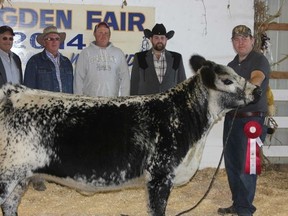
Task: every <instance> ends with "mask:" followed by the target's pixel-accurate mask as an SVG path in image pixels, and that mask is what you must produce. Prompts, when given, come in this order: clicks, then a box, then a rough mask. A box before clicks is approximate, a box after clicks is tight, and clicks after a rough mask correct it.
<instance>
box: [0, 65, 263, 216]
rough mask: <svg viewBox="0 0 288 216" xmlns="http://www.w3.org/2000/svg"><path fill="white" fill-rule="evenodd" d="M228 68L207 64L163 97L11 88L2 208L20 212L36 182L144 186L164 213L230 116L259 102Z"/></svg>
mask: <svg viewBox="0 0 288 216" xmlns="http://www.w3.org/2000/svg"><path fill="white" fill-rule="evenodd" d="M256 89H257V88H256V86H254V85H252V84H250V83H248V82H246V81H245V80H244V79H243V78H241V77H240V76H238V75H236V73H235V72H234V71H233V70H232V69H231V68H229V67H226V66H222V65H218V64H215V63H213V62H210V61H205V62H204V66H203V67H202V68H201V69H200V70H198V73H197V75H195V76H194V77H192V78H190V79H188V80H186V81H184V82H183V83H181V84H179V85H177V86H176V87H175V88H172V89H170V90H169V91H167V92H165V93H161V94H156V95H150V96H133V97H120V98H101V97H99V98H90V97H83V96H76V95H69V94H60V93H52V92H46V91H39V90H32V89H29V88H26V87H24V86H19V85H16V86H13V85H9V84H8V85H6V86H4V87H3V88H2V89H1V90H0V204H1V208H2V212H3V214H4V215H5V216H14V215H17V208H18V205H19V203H20V199H21V197H22V196H23V194H24V192H25V189H26V187H27V185H28V183H29V180H31V178H35V177H37V176H41V177H43V178H45V179H47V180H49V181H54V182H57V183H60V184H63V185H66V186H68V187H73V188H75V189H77V190H80V191H86V192H97V191H103V190H113V189H119V188H123V187H132V186H138V185H141V184H142V185H143V184H144V185H145V186H146V187H147V192H148V213H149V215H153V216H163V215H165V209H166V204H167V200H168V197H169V194H170V191H171V189H172V187H173V186H174V185H180V184H185V183H187V182H188V181H189V180H190V179H191V178H192V176H193V175H194V174H195V172H196V170H197V169H198V167H199V163H200V160H201V157H202V151H203V148H204V142H205V139H206V136H207V134H208V133H209V130H210V128H211V127H212V125H213V123H214V122H215V121H217V120H218V119H219V118H220V117H221V116H222V115H223V114H224V113H226V112H227V111H229V110H230V109H232V108H235V107H237V106H242V105H245V104H246V103H249V102H251V101H253V100H254V99H255V97H257V93H256V92H257V91H256Z"/></svg>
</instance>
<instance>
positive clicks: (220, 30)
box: [6, 0, 254, 168]
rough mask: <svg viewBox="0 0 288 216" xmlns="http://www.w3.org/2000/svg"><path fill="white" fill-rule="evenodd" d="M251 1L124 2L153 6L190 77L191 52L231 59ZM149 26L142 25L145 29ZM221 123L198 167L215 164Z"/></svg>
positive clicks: (117, 1)
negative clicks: (233, 43)
mask: <svg viewBox="0 0 288 216" xmlns="http://www.w3.org/2000/svg"><path fill="white" fill-rule="evenodd" d="M17 2H41V3H51V4H57V3H69V4H72V3H73V4H79V7H81V4H98V5H113V6H117V5H119V7H121V4H122V0H109V1H107V0H70V1H68V0H13V2H12V5H13V4H17ZM253 2H254V1H253V0H241V1H239V0H220V1H217V0H178V1H175V0H127V3H128V6H127V7H129V6H145V7H155V21H156V23H163V24H164V25H165V26H166V29H167V31H169V30H174V31H175V36H174V37H173V38H172V39H171V40H169V41H168V46H167V49H169V50H173V51H178V52H180V53H181V54H182V55H183V59H184V66H185V68H186V73H187V76H191V75H192V72H191V69H190V66H189V65H188V61H189V58H190V56H191V55H192V54H194V53H198V54H201V55H203V56H204V57H206V58H207V59H210V60H213V61H215V62H218V63H221V64H227V63H228V62H229V61H230V60H232V58H233V57H234V55H235V54H234V51H233V49H232V46H231V30H232V28H233V27H234V26H236V25H238V24H245V25H248V26H249V27H251V29H253V23H254V10H253ZM228 4H230V5H228ZM6 5H7V3H6ZM152 27H153V26H145V28H149V29H152ZM137 49H138V48H137ZM137 49H136V50H135V51H137ZM222 124H223V122H222V121H220V122H219V123H217V124H216V125H215V126H214V128H213V129H212V131H211V132H210V134H209V136H208V139H207V143H206V147H205V150H204V155H203V158H202V163H201V168H204V167H207V166H209V167H216V166H217V165H218V161H219V158H220V154H221V151H222Z"/></svg>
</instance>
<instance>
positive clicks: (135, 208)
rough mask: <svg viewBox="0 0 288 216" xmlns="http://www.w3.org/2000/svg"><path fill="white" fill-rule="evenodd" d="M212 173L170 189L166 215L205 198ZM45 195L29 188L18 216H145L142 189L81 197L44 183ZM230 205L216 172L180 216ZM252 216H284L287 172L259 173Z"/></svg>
mask: <svg viewBox="0 0 288 216" xmlns="http://www.w3.org/2000/svg"><path fill="white" fill-rule="evenodd" d="M214 172H215V169H212V168H207V169H203V170H200V171H198V172H197V174H196V176H195V177H194V178H193V179H192V181H191V182H190V183H189V184H187V185H185V186H182V187H179V188H174V189H173V191H172V194H171V196H170V198H169V202H168V206H167V211H166V215H167V216H175V215H177V214H178V213H180V212H183V211H185V210H187V209H190V208H191V207H193V206H194V205H195V204H196V203H197V202H198V201H199V200H200V199H201V198H202V196H203V195H204V194H205V192H206V190H207V189H208V187H209V184H210V181H211V179H212V176H213V174H214ZM46 186H47V190H46V191H45V192H39V191H35V190H34V189H33V188H32V187H31V186H30V187H29V189H28V191H27V192H26V194H25V195H24V197H23V198H22V201H21V204H20V206H19V216H145V215H147V213H146V199H145V192H144V189H142V188H141V189H129V190H123V191H118V192H110V193H97V194H95V195H93V196H83V195H81V194H79V193H77V192H76V191H74V190H72V189H68V188H65V187H62V186H59V185H56V184H54V183H46ZM230 204H231V203H230V192H229V189H228V184H227V178H226V173H225V171H224V170H223V169H221V170H220V171H219V173H218V174H217V176H216V179H215V181H214V184H213V186H212V188H211V190H210V192H209V194H208V196H207V197H206V198H205V199H204V200H203V202H202V203H201V204H200V205H199V206H198V207H197V208H195V209H194V210H192V211H190V212H188V213H185V214H181V215H184V216H188V215H189V216H212V215H213V216H214V215H217V213H216V211H217V209H218V208H219V207H227V206H229V205H230ZM255 205H256V207H257V212H256V213H255V214H254V216H287V212H288V172H281V171H275V170H270V171H268V170H266V171H263V172H262V174H261V176H260V177H259V180H258V188H257V194H256V198H255ZM0 214H1V213H0Z"/></svg>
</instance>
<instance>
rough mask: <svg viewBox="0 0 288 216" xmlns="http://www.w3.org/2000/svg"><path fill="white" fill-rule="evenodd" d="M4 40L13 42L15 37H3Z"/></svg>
mask: <svg viewBox="0 0 288 216" xmlns="http://www.w3.org/2000/svg"><path fill="white" fill-rule="evenodd" d="M2 40H5V41H6V40H9V41H13V40H14V38H13V37H3V38H2Z"/></svg>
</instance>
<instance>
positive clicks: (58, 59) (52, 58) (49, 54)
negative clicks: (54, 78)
mask: <svg viewBox="0 0 288 216" xmlns="http://www.w3.org/2000/svg"><path fill="white" fill-rule="evenodd" d="M45 52H46V55H47V56H48V58H49V59H51V61H52V62H54V63H57V64H58V65H59V63H60V53H59V52H58V53H57V56H56V57H54V55H53V54H52V53H50V52H48V51H47V50H45Z"/></svg>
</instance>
